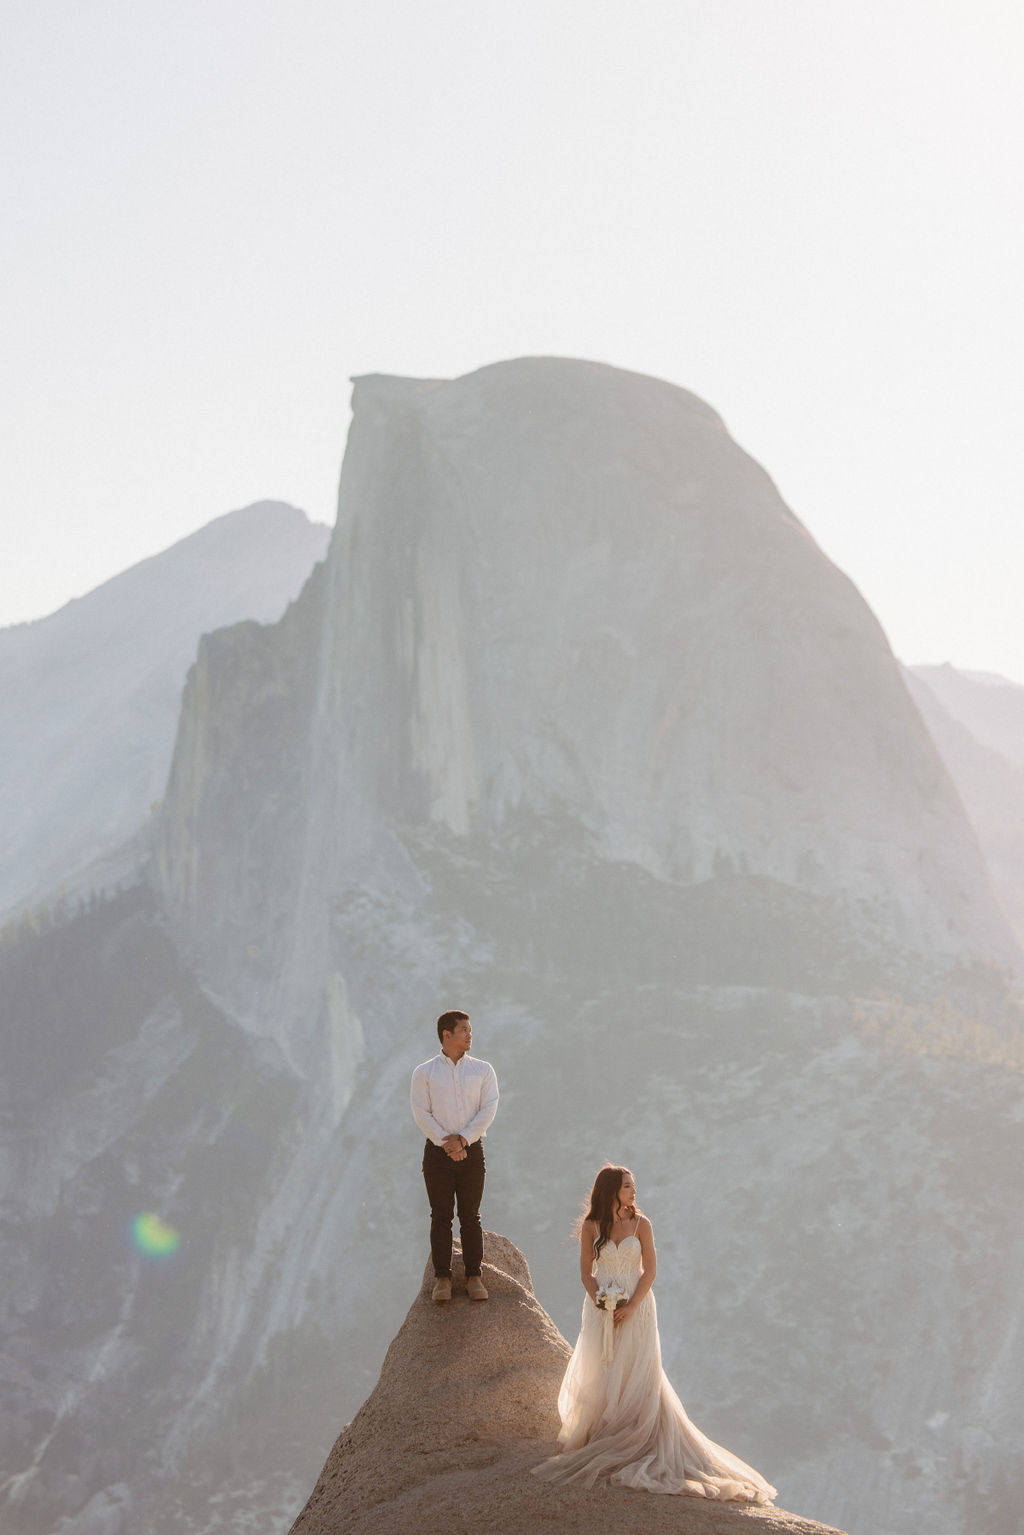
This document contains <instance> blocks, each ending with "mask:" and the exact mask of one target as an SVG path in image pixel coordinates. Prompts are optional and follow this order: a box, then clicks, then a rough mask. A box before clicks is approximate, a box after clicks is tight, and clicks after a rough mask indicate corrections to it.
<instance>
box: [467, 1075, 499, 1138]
mask: <svg viewBox="0 0 1024 1535" xmlns="http://www.w3.org/2000/svg"><path fill="white" fill-rule="evenodd" d="M497 1112H498V1079H497V1077H496V1076H495V1074H494V1067H493V1066H488V1068H487V1073H486V1075H485V1076H484V1078H483V1081H482V1083H481V1086H480V1107H479V1108H478V1109H477V1111H476V1113H475V1114H474V1115H473V1118H472V1119H471V1120H470V1121H469V1124H468V1125H467V1126H466V1128H465V1129H464V1130H463V1131H462V1135H463V1138H464V1139H465V1140H467V1141H468V1142H469V1144H470V1145H471V1146H472V1144H473V1142H474V1141H478V1140H480V1138H481V1136H482V1135H484V1133H485V1132H486V1130H487V1129H488V1127H489V1125H490V1123H491V1121H492V1120H493V1118H494V1116H495V1114H496V1113H497Z"/></svg>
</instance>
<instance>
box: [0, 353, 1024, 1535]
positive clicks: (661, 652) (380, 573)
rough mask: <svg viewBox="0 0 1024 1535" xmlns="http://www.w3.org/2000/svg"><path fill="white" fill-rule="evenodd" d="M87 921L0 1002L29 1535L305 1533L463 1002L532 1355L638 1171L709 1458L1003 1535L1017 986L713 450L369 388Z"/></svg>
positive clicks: (790, 552)
mask: <svg viewBox="0 0 1024 1535" xmlns="http://www.w3.org/2000/svg"><path fill="white" fill-rule="evenodd" d="M119 899H122V900H123V901H125V902H127V903H128V906H127V907H126V908H124V909H122V907H121V906H118V905H117V904H116V903H114V904H110V903H107V904H103V905H101V906H100V907H98V908H97V909H96V910H95V911H92V912H83V913H79V914H78V915H77V916H76V917H75V919H74V921H73V922H72V923H71V924H69V925H68V926H67V927H62V928H60V929H58V930H57V931H55V932H52V933H46V932H42V933H38V934H35V935H31V936H28V935H22V936H21V937H20V938H19V939H18V941H17V943H16V944H15V945H14V946H13V948H12V950H11V952H10V953H9V954H7V955H4V954H2V953H0V966H3V967H5V968H4V973H3V974H0V1012H2V1013H3V1016H4V1018H5V1020H7V1021H5V1025H4V1033H3V1034H2V1036H0V1037H4V1038H6V1037H8V1036H9V1037H10V1038H11V1039H13V1040H16V1041H18V1044H17V1050H18V1052H19V1054H18V1060H19V1061H21V1063H22V1064H21V1066H20V1068H19V1070H20V1072H21V1075H20V1076H19V1077H18V1082H19V1084H20V1085H19V1086H18V1088H17V1089H16V1090H14V1089H12V1092H11V1096H10V1098H9V1100H8V1103H7V1117H6V1118H5V1119H4V1120H3V1121H2V1122H0V1134H2V1135H3V1136H4V1137H5V1139H4V1142H3V1145H4V1160H3V1161H2V1162H0V1177H2V1178H3V1180H4V1181H3V1189H2V1193H3V1198H4V1200H5V1205H4V1208H5V1210H6V1211H8V1212H9V1214H10V1222H9V1227H8V1230H9V1247H8V1249H6V1252H7V1255H8V1256H10V1257H11V1258H12V1259H16V1261H17V1265H18V1269H17V1273H18V1282H17V1284H16V1285H15V1286H13V1287H11V1288H10V1290H9V1291H8V1292H7V1293H6V1294H5V1295H4V1296H3V1297H2V1298H0V1300H2V1304H3V1307H4V1324H5V1333H6V1334H7V1335H8V1336H15V1337H16V1339H17V1348H16V1349H12V1350H10V1351H9V1352H8V1354H7V1356H6V1358H5V1359H4V1360H2V1361H0V1365H2V1367H3V1369H4V1370H6V1371H7V1375H6V1376H5V1379H7V1380H8V1381H9V1386H8V1387H7V1388H6V1389H7V1391H8V1394H9V1397H10V1399H11V1400H16V1402H17V1403H18V1421H19V1424H20V1425H21V1429H20V1432H19V1437H18V1440H17V1443H16V1445H15V1448H14V1449H13V1450H12V1451H11V1452H10V1456H9V1459H8V1460H7V1461H5V1462H4V1464H3V1468H2V1470H3V1490H2V1491H0V1509H2V1516H3V1518H4V1519H5V1520H6V1521H7V1525H9V1526H10V1528H11V1529H12V1530H14V1531H16V1532H17V1535H43V1532H47V1535H49V1532H50V1531H51V1530H53V1529H54V1528H57V1527H58V1526H59V1527H60V1528H61V1531H62V1535H127V1532H129V1531H131V1532H132V1535H136V1532H138V1531H140V1530H143V1531H145V1532H146V1535H179V1532H184V1531H186V1530H196V1531H198V1530H203V1531H204V1532H205V1531H210V1532H212V1531H214V1530H218V1529H238V1528H244V1527H246V1521H248V1524H249V1525H250V1526H251V1527H255V1528H261V1529H266V1528H270V1527H271V1526H273V1525H275V1524H278V1525H280V1526H281V1527H282V1528H283V1527H284V1526H285V1524H286V1521H287V1519H288V1518H291V1517H293V1516H294V1511H295V1509H296V1508H297V1507H299V1505H300V1503H301V1501H302V1497H303V1496H305V1494H306V1492H308V1489H309V1487H310V1486H311V1485H312V1484H313V1481H314V1479H315V1476H316V1472H317V1468H318V1467H319V1466H320V1465H321V1464H322V1463H323V1460H324V1456H325V1455H326V1453H327V1451H328V1449H329V1446H330V1442H331V1440H332V1438H333V1436H334V1433H335V1432H336V1428H337V1424H338V1423H339V1422H342V1421H344V1420H345V1418H346V1417H347V1416H348V1415H349V1414H350V1413H352V1412H354V1411H355V1410H356V1408H357V1407H358V1405H359V1403H360V1402H361V1401H363V1399H364V1398H365V1397H366V1396H367V1393H368V1392H369V1391H370V1389H371V1387H372V1385H373V1382H374V1380H375V1379H376V1376H377V1373H378V1370H379V1368H380V1361H381V1359H382V1357H383V1356H384V1353H385V1350H386V1349H387V1346H388V1344H389V1342H390V1340H391V1338H392V1337H393V1336H394V1333H395V1331H396V1329H397V1328H398V1326H399V1324H400V1322H401V1318H402V1316H403V1315H404V1313H405V1311H406V1309H407V1306H408V1296H409V1292H410V1289H411V1288H412V1287H413V1286H414V1285H415V1282H416V1279H417V1277H418V1275H419V1272H420V1270H421V1267H422V1263H423V1259H424V1256H425V1251H426V1236H427V1222H426V1211H425V1198H424V1194H423V1188H422V1180H421V1177H420V1172H419V1144H418V1137H417V1134H416V1132H415V1130H414V1128H413V1126H412V1123H411V1120H410V1118H409V1114H408V1082H409V1073H410V1070H411V1068H412V1067H413V1066H414V1065H415V1064H416V1063H417V1062H418V1061H420V1060H422V1059H424V1058H425V1057H426V1056H428V1055H429V1054H431V1053H432V1052H433V1050H434V1049H435V1048H436V1036H435V1035H434V1032H433V1018H434V1017H435V1016H436V1014H437V1013H438V1012H439V1011H441V1009H442V1008H443V1007H447V1006H452V1005H455V1006H463V1007H465V1008H466V1009H467V1010H468V1011H469V1012H470V1013H471V1014H472V1015H473V1019H474V1038H475V1044H476V1048H477V1049H478V1050H479V1052H480V1053H481V1054H482V1055H484V1056H485V1057H486V1058H488V1059H490V1060H492V1061H493V1062H494V1064H495V1066H496V1068H497V1070H498V1074H499V1078H500V1081H501V1086H502V1102H501V1106H500V1109H499V1113H498V1117H497V1119H496V1121H495V1124H494V1126H493V1128H492V1130H491V1132H489V1134H488V1137H487V1158H488V1184H487V1194H486V1200H485V1205H484V1213H485V1217H486V1218H487V1219H488V1220H489V1221H490V1222H491V1224H497V1223H499V1222H500V1224H501V1226H502V1228H503V1229H504V1230H506V1231H508V1232H509V1234H510V1236H511V1238H512V1239H513V1240H514V1241H515V1242H516V1243H517V1244H518V1245H519V1246H520V1247H521V1248H523V1249H524V1250H527V1251H529V1253H530V1255H531V1263H532V1265H533V1269H534V1276H535V1280H536V1287H537V1293H538V1294H539V1295H541V1296H543V1298H544V1304H545V1306H546V1308H547V1309H548V1311H549V1312H550V1314H551V1315H552V1316H553V1317H554V1318H555V1321H556V1322H557V1323H558V1325H559V1326H560V1327H561V1328H562V1330H563V1331H566V1332H571V1331H573V1330H574V1327H575V1322H576V1318H577V1316H578V1308H579V1300H578V1296H579V1281H578V1276H577V1257H576V1253H575V1250H574V1248H573V1244H572V1242H571V1240H570V1239H569V1236H568V1232H569V1229H570V1227H571V1224H572V1219H573V1216H574V1214H575V1211H576V1209H577V1207H578V1203H579V1200H580V1199H581V1198H582V1196H583V1194H584V1193H585V1191H586V1189H587V1188H588V1187H589V1184H590V1181H591V1179H592V1177H593V1173H594V1171H595V1169H596V1167H597V1166H599V1165H600V1163H601V1162H602V1161H603V1160H605V1159H606V1158H610V1159H613V1160H616V1161H623V1162H626V1163H627V1164H629V1165H631V1166H632V1168H633V1170H634V1172H635V1173H636V1175H637V1177H638V1183H639V1189H640V1197H641V1202H642V1204H643V1206H644V1208H645V1209H646V1211H647V1213H648V1214H650V1216H651V1218H652V1220H653V1222H654V1226H655V1230H656V1232H657V1234H658V1246H659V1279H658V1285H659V1310H660V1313H661V1316H662V1323H663V1325H662V1340H663V1345H664V1349H665V1362H666V1367H667V1369H668V1373H669V1375H670V1376H671V1377H672V1379H673V1380H674V1381H675V1382H676V1384H677V1385H678V1387H679V1389H680V1392H681V1394H682V1395H683V1398H684V1400H685V1401H686V1403H687V1407H688V1409H689V1410H690V1411H691V1412H692V1414H693V1416H694V1418H695V1421H697V1422H699V1423H701V1424H702V1425H706V1426H707V1428H708V1430H709V1432H712V1433H713V1435H714V1437H715V1438H716V1439H718V1440H719V1441H720V1442H722V1443H726V1444H735V1445H736V1446H737V1447H742V1453H744V1454H745V1456H746V1458H748V1459H749V1460H750V1461H751V1462H752V1463H753V1464H755V1465H758V1466H761V1467H770V1468H771V1473H772V1479H773V1481H774V1482H775V1483H776V1484H777V1485H778V1486H779V1487H780V1488H781V1489H782V1491H783V1495H784V1497H785V1500H786V1502H787V1503H788V1504H790V1506H794V1507H797V1508H800V1509H801V1510H802V1511H804V1512H806V1513H807V1514H809V1515H813V1516H814V1517H816V1518H820V1519H824V1520H828V1521H830V1522H831V1523H833V1524H835V1525H841V1526H842V1527H843V1528H845V1529H847V1530H849V1531H851V1535H876V1532H878V1531H882V1530H884V1531H885V1532H886V1535H920V1531H921V1530H922V1529H927V1530H928V1531H929V1535H1011V1531H1015V1529H1016V1523H1015V1521H1016V1518H1017V1514H1018V1511H1019V1506H1020V1501H1021V1499H1022V1497H1024V1484H1022V1481H1021V1472H1020V1468H1019V1464H1018V1462H1017V1460H1016V1459H1015V1449H1016V1442H1017V1435H1018V1424H1017V1415H1018V1396H1019V1379H1020V1374H1021V1371H1022V1369H1024V1357H1022V1353H1021V1349H1022V1346H1024V1345H1022V1340H1024V1329H1022V1328H1021V1327H1020V1317H1021V1299H1020V1294H1019V1284H1018V1282H1017V1275H1018V1274H1019V1271H1020V1267H1021V1264H1022V1262H1024V1251H1022V1242H1024V1236H1022V1234H1021V1232H1020V1226H1019V1220H1018V1219H1017V1215H1018V1210H1019V1195H1020V1190H1019V1174H1018V1172H1017V1169H1018V1168H1019V1167H1020V1165H1021V1162H1022V1156H1021V1151H1022V1147H1021V1138H1022V1132H1024V1119H1022V1117H1021V1114H1020V1100H1021V1082H1022V1073H1024V1061H1022V1055H1021V1014H1020V1007H1019V1003H1018V1000H1017V998H1016V995H1015V993H1014V991H1013V988H1012V985H1011V984H1010V983H1009V981H1008V980H1007V978H1006V975H1005V973H1004V972H1002V971H1001V970H1000V969H999V968H998V967H999V966H1000V965H1003V964H1009V965H1011V966H1012V965H1015V964H1018V963H1019V955H1018V951H1017V949H1016V947H1015V945H1014V943H1013V940H1012V938H1011V937H1010V935H1009V933H1008V929H1007V926H1006V923H1005V921H1004V919H1003V917H1002V915H1001V913H1000V911H999V909H998V907H997V904H996V902H995V900H994V898H993V896H992V893H991V889H990V886H989V881H988V874H987V871H986V869H985V866H984V863H983V860H982V858H981V855H980V853H979V850H978V846H977V843H976V841H975V838H974V835H973V833H972V831H971V828H970V826H969V825H968V822H967V819H966V817H965V814H964V811H963V808H962V806H961V803H960V801H959V799H958V797H957V795H956V793H955V791H954V789H953V787H952V785H951V783H950V780H949V778H948V775H947V773H946V771H945V769H944V767H943V766H942V763H941V762H940V760H939V758H938V755H937V754H936V752H935V749H934V747H933V745H932V742H931V740H930V739H929V737H928V734H927V732H926V730H925V728H924V726H923V724H922V721H921V718H920V715H919V714H918V712H917V710H916V709H915V707H914V705H913V703H912V701H911V700H910V698H909V696H908V693H907V690H906V687H905V685H904V683H903V680H902V678H901V676H900V673H899V671H898V669H897V667H896V665H895V663H894V661H893V658H892V656H891V655H890V653H889V651H888V648H887V647H886V645H885V642H884V640H883V638H882V636H881V633H880V631H879V629H878V626H877V624H876V623H875V621H874V619H873V617H872V615H871V614H870V612H869V611H868V610H867V609H866V608H865V606H864V604H863V603H862V601H861V600H860V598H859V597H858V595H857V593H856V592H855V591H854V589H853V588H852V587H851V586H850V584H849V582H848V581H847V580H846V579H845V578H844V577H843V576H842V575H841V574H840V573H839V572H837V571H836V570H835V569H834V567H832V566H831V565H830V564H829V563H828V561H827V560H825V559H824V557H823V556H822V555H821V553H820V551H819V550H818V549H817V548H816V547H815V545H814V543H813V541H812V540H811V539H810V538H809V537H808V535H807V534H806V532H805V531H804V530H803V529H802V528H801V527H800V525H799V524H798V523H797V522H796V520H795V519H794V518H793V517H792V515H791V514H790V513H789V512H788V511H787V509H786V508H785V507H784V506H783V504H782V503H781V502H780V500H779V498H778V496H777V495H776V493H775V491H774V489H773V487H772V486H771V483H770V481H769V480H768V479H767V477H766V476H765V474H764V472H763V471H762V470H761V469H759V468H758V467H757V466H756V465H754V464H753V463H752V462H751V461H750V460H749V458H747V457H746V455H745V454H743V453H742V451H741V450H740V449H739V448H738V447H737V446H736V445H735V444H734V443H733V442H731V440H730V439H729V437H728V434H727V433H726V431H725V429H724V427H723V425H722V423H721V421H720V420H719V419H718V417H717V416H715V414H714V413H713V412H712V411H711V410H710V409H709V408H708V407H707V406H705V405H703V404H702V403H701V402H700V401H697V400H695V399H694V398H693V397H692V396H690V395H687V394H686V393H684V392H683V391H680V390H676V389H672V388H670V387H669V386H667V385H664V384H660V383H657V382H655V381H653V380H649V379H642V378H638V377H637V376H635V375H630V374H623V373H619V372H616V371H615V370H613V369H608V368H604V367H599V366H597V365H592V364H583V363H568V362H559V361H556V360H535V361H526V362H521V363H514V364H503V365H500V366H498V367H495V368H489V369H485V370H483V372H481V373H479V374H475V375H472V376H471V377H469V378H466V379H462V380H456V381H454V382H450V383H449V382H424V381H413V380H401V379H381V378H370V379H364V380H360V381H359V382H358V383H357V386H356V392H355V416H354V421H353V427H352V432H351V437H350V442H349V447H348V451H347V454H346V460H345V467H344V470H343V476H342V487H341V494H340V503H339V518H338V525H337V529H336V531H335V534H334V538H333V541H332V545H331V550H330V554H329V557H328V560H327V562H326V563H325V564H324V565H322V566H319V567H318V568H317V570H316V571H315V572H314V575H313V577H312V578H311V579H310V581H309V582H308V583H307V585H306V587H305V588H304V590H303V592H302V594H301V596H300V597H299V598H298V600H297V601H296V602H295V603H293V604H292V606H291V607H290V608H289V609H288V611H287V613H286V614H285V615H284V616H283V618H282V619H281V621H280V622H279V623H278V624H276V625H274V626H272V627H265V626H261V625H258V624H251V623H245V624H238V625H235V626H234V627H231V628H228V629H222V630H219V631H217V632H216V633H213V634H211V635H208V636H206V637H205V638H204V639H203V640H202V642H201V644H200V647H199V653H198V656H197V659H196V662H195V665H194V667H193V669H192V671H191V673H190V676H189V680H188V683H187V685H186V690H185V696H184V700H183V707H182V714H181V720H180V726H179V731H178V738H177V743H176V747H175V753H174V761H173V768H172V772H171V778H170V782H169V785H168V788H167V793H166V795H165V799H164V805H163V809H162V812H161V815H160V817H159V824H158V827H157V831H156V838H155V855H154V864H153V867H152V869H151V870H150V873H149V885H148V889H140V890H138V891H137V892H135V893H134V894H133V893H131V892H128V893H125V895H124V896H123V897H122V898H119ZM133 902H134V904H132V903H133ZM58 955H60V956H62V957H61V959H60V963H58V962H57V958H58ZM154 955H155V956H157V958H156V959H155V958H154ZM161 956H162V957H161ZM158 960H159V962H157V961H158ZM7 967H10V968H9V969H8V968H7ZM15 971H17V974H18V976H19V977H20V979H19V981H18V985H17V986H14V985H13V984H7V978H8V976H9V975H10V976H13V974H14V972H15ZM39 1016H42V1017H45V1019H46V1028H45V1029H44V1030H40V1029H39V1028H38V1027H37V1017H39ZM33 1126H38V1127H44V1128H45V1127H47V1126H48V1127H50V1129H49V1132H48V1133H42V1132H41V1131H40V1132H37V1130H35V1129H33V1128H32V1127H33ZM27 1169H30V1170H31V1177H28V1176H27V1175H26V1170H27ZM138 1210H143V1211H147V1210H148V1211H155V1212H156V1213H158V1214H159V1215H160V1216H161V1217H162V1219H164V1220H165V1221H166V1222H167V1223H168V1224H170V1225H171V1226H173V1227H174V1228H176V1229H177V1230H178V1231H180V1232H181V1233H182V1242H181V1246H180V1248H179V1249H178V1251H177V1252H176V1253H174V1254H173V1255H168V1256H167V1257H166V1259H163V1258H161V1259H159V1260H155V1259H154V1260H150V1259H149V1258H147V1257H144V1256H141V1255H138V1254H136V1255H134V1256H133V1255H132V1253H131V1252H128V1253H126V1252H125V1250H124V1240H125V1239H124V1231H125V1223H126V1221H128V1220H130V1217H131V1214H132V1212H135V1211H138ZM76 1263H77V1264H78V1268H77V1269H76ZM161 1315H166V1316H168V1317H169V1318H170V1319H171V1321H170V1325H158V1318H159V1317H160V1316H161ZM55 1317H57V1318H58V1319H59V1321H60V1327H61V1331H60V1332H59V1335H56V1334H55V1333H54V1331H53V1325H54V1318H55ZM55 1339H56V1341H54V1340H55ZM68 1404H71V1409H73V1410H71V1409H69V1407H68ZM126 1425H127V1426H126ZM126 1439H127V1440H128V1448H127V1451H126V1450H125V1448H124V1444H125V1440H126ZM147 1446H148V1447H149V1448H148V1449H147V1448H146V1447H147ZM147 1521H148V1527H147Z"/></svg>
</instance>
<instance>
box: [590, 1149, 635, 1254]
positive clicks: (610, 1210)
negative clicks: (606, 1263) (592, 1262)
mask: <svg viewBox="0 0 1024 1535" xmlns="http://www.w3.org/2000/svg"><path fill="white" fill-rule="evenodd" d="M624 1178H630V1179H631V1180H632V1182H633V1187H634V1188H635V1187H636V1179H635V1178H634V1177H633V1174H632V1173H631V1172H630V1170H629V1168H628V1167H613V1166H612V1165H611V1163H609V1162H606V1163H605V1165H604V1167H602V1169H601V1171H600V1172H599V1173H598V1175H597V1177H596V1178H595V1179H594V1187H593V1188H592V1189H591V1191H590V1199H589V1201H588V1203H587V1205H586V1207H585V1209H584V1210H583V1211H582V1212H581V1214H580V1218H579V1222H578V1225H577V1235H579V1232H580V1231H582V1229H583V1227H584V1225H585V1224H586V1222H587V1221H594V1222H595V1223H596V1225H597V1241H596V1242H595V1243H594V1257H595V1258H596V1257H597V1255H598V1253H599V1252H600V1251H601V1248H602V1247H603V1246H604V1244H605V1243H606V1242H608V1241H610V1240H611V1234H612V1226H613V1225H614V1224H615V1207H616V1205H617V1204H618V1199H619V1190H620V1189H621V1187H622V1180H623V1179H624ZM630 1210H631V1211H632V1214H633V1215H634V1216H638V1215H641V1214H642V1213H643V1212H642V1211H641V1210H640V1209H638V1208H637V1206H636V1205H635V1204H633V1205H631V1206H630Z"/></svg>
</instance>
